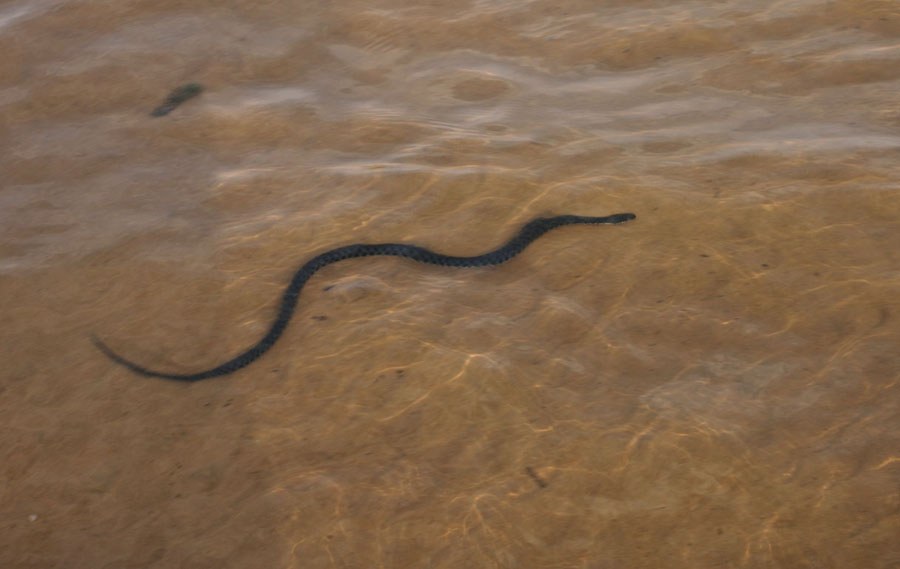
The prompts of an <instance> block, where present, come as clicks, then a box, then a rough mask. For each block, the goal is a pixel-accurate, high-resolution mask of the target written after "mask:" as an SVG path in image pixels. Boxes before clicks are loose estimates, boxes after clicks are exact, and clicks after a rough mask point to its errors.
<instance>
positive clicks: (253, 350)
mask: <svg viewBox="0 0 900 569" xmlns="http://www.w3.org/2000/svg"><path fill="white" fill-rule="evenodd" d="M634 218H635V215H634V214H633V213H617V214H614V215H608V216H605V217H586V216H579V215H560V216H556V217H542V218H538V219H535V220H534V221H531V222H529V223H527V224H526V225H525V226H524V227H523V228H522V230H521V231H519V233H517V234H516V235H515V236H514V237H513V238H512V239H510V240H509V241H508V242H506V244H504V245H503V246H501V247H500V248H498V249H495V250H493V251H491V252H489V253H484V254H482V255H475V256H473V257H454V256H452V255H442V254H441V253H435V252H434V251H430V250H428V249H426V248H424V247H418V246H416V245H407V244H403V243H381V244H363V243H358V244H355V245H347V246H345V247H338V248H336V249H332V250H330V251H326V252H324V253H321V254H320V255H316V256H315V257H313V258H312V259H310V260H309V261H307V263H306V264H305V265H303V266H302V267H300V269H298V270H297V272H296V273H294V278H293V279H291V283H290V284H289V285H288V287H287V288H286V289H285V291H284V293H283V295H282V297H281V305H280V306H279V308H278V315H277V316H276V317H275V320H274V321H273V322H272V325H271V326H270V327H269V331H268V332H266V335H265V336H263V337H262V339H261V340H259V341H258V342H257V343H256V344H254V345H253V346H251V347H250V348H248V349H247V350H245V351H244V352H243V353H241V354H239V355H237V356H235V357H233V358H231V359H230V360H228V361H227V362H225V363H223V364H220V365H218V366H216V367H214V368H211V369H208V370H205V371H200V372H197V373H186V374H177V373H165V372H159V371H153V370H151V369H147V368H145V367H143V366H141V365H138V364H136V363H134V362H132V361H130V360H127V359H125V358H123V357H122V356H120V355H119V354H117V353H116V352H114V351H112V349H111V348H110V347H109V346H107V345H106V344H104V343H103V342H102V341H101V340H100V339H99V338H97V337H94V338H93V342H94V344H95V345H96V346H97V348H99V349H100V351H102V352H103V353H104V354H106V356H107V357H109V359H111V360H112V361H114V362H116V363H118V364H120V365H122V366H125V367H127V368H128V369H130V370H131V371H133V372H135V373H138V374H140V375H143V376H147V377H159V378H163V379H172V380H176V381H198V380H201V379H207V378H210V377H216V376H220V375H227V374H229V373H232V372H235V371H237V370H239V369H241V368H243V367H246V366H248V365H250V364H251V363H253V362H254V361H256V360H257V359H258V358H259V357H260V356H262V355H263V354H264V353H266V352H267V351H269V349H270V348H271V347H272V346H274V345H275V342H277V341H278V338H280V337H281V334H282V333H283V332H284V330H285V328H286V327H287V325H288V323H289V322H290V321H291V317H292V316H293V315H294V309H295V308H296V306H297V299H298V298H299V296H300V290H301V289H303V286H304V285H305V284H306V281H308V280H309V279H310V278H311V277H312V276H313V275H314V274H315V273H316V271H318V270H319V269H321V268H322V267H324V266H326V265H330V264H332V263H337V262H338V261H343V260H344V259H352V258H354V257H369V256H373V255H389V256H393V257H406V258H407V259H412V260H413V261H418V262H420V263H429V264H432V265H443V266H446V267H485V266H489V265H499V264H500V263H504V262H506V261H508V260H510V259H512V258H513V257H515V256H516V255H518V254H519V253H521V252H522V250H523V249H525V247H527V246H528V245H529V244H531V242H532V241H534V240H535V239H537V238H538V237H540V236H541V235H543V234H544V233H547V232H548V231H550V230H551V229H555V228H557V227H561V226H563V225H572V224H592V225H593V224H614V223H623V222H626V221H629V220H631V219H634Z"/></svg>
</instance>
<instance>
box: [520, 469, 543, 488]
mask: <svg viewBox="0 0 900 569" xmlns="http://www.w3.org/2000/svg"><path fill="white" fill-rule="evenodd" d="M525 474H527V475H528V477H529V478H531V479H532V480H534V483H535V484H537V485H538V488H546V487H547V481H546V480H544V479H543V478H541V477H540V476H538V474H537V472H535V471H534V469H533V468H531V467H530V466H526V467H525Z"/></svg>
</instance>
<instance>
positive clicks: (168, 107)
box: [150, 83, 203, 117]
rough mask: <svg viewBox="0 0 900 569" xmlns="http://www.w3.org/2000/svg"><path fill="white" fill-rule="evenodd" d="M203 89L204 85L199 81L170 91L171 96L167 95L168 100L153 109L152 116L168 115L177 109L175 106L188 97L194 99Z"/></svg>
mask: <svg viewBox="0 0 900 569" xmlns="http://www.w3.org/2000/svg"><path fill="white" fill-rule="evenodd" d="M202 91H203V85H201V84H199V83H188V84H187V85H182V86H181V87H178V88H177V89H175V90H174V91H172V92H171V93H169V96H168V97H166V100H165V101H163V104H161V105H160V106H158V107H156V108H155V109H153V112H152V113H150V116H151V117H161V116H164V115H167V114H169V113H171V112H172V111H173V110H175V107H177V106H178V105H180V104H181V103H183V102H185V101H187V100H188V99H193V98H194V97H196V96H197V95H199V94H200V93H201V92H202Z"/></svg>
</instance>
